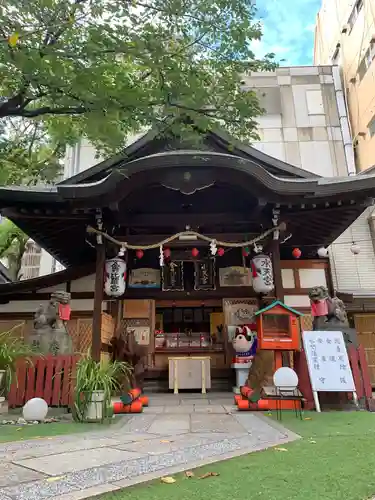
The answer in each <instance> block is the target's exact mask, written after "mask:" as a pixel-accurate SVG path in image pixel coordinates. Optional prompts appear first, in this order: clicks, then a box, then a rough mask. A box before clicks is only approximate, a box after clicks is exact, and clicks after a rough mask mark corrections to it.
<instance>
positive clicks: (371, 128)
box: [367, 115, 375, 137]
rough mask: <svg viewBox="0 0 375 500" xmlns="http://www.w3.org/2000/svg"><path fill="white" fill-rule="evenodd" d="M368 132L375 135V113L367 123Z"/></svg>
mask: <svg viewBox="0 0 375 500" xmlns="http://www.w3.org/2000/svg"><path fill="white" fill-rule="evenodd" d="M367 128H368V132H369V134H370V137H374V135H375V115H374V116H373V117H372V118H371V120H370V122H369V124H368V125H367Z"/></svg>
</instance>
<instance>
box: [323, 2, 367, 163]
mask: <svg viewBox="0 0 375 500" xmlns="http://www.w3.org/2000/svg"><path fill="white" fill-rule="evenodd" d="M374 59H375V2H374V0H323V4H322V7H321V9H320V11H319V13H318V15H317V21H316V30H315V46H314V64H317V65H320V64H335V65H338V66H339V68H340V72H341V77H342V82H343V88H344V92H345V97H346V102H347V105H348V108H349V116H350V122H351V131H352V140H353V145H354V148H355V155H356V167H357V170H358V171H363V170H366V169H368V168H371V167H372V166H374V165H375V61H374Z"/></svg>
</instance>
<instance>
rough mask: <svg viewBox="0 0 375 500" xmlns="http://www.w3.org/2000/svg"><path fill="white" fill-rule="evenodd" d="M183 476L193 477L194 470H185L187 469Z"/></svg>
mask: <svg viewBox="0 0 375 500" xmlns="http://www.w3.org/2000/svg"><path fill="white" fill-rule="evenodd" d="M185 476H186V477H194V472H193V471H192V470H187V471H186V472H185Z"/></svg>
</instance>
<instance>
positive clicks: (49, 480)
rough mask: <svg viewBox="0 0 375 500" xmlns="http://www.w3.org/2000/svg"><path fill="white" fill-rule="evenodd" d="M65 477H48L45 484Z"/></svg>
mask: <svg viewBox="0 0 375 500" xmlns="http://www.w3.org/2000/svg"><path fill="white" fill-rule="evenodd" d="M64 478H65V476H54V477H49V478H48V479H47V480H46V481H47V483H54V482H55V481H60V480H61V479H64Z"/></svg>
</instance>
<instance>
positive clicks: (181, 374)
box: [168, 356, 211, 394]
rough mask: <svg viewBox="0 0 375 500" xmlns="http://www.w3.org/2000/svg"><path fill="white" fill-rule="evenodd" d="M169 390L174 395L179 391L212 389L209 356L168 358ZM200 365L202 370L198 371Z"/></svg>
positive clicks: (204, 391)
mask: <svg viewBox="0 0 375 500" xmlns="http://www.w3.org/2000/svg"><path fill="white" fill-rule="evenodd" d="M168 361H169V388H170V389H173V392H174V394H178V391H179V389H201V390H202V394H206V392H207V389H211V358H210V357H209V356H179V357H171V358H168ZM198 365H200V370H199V369H198Z"/></svg>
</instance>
